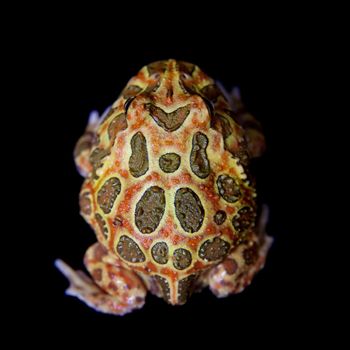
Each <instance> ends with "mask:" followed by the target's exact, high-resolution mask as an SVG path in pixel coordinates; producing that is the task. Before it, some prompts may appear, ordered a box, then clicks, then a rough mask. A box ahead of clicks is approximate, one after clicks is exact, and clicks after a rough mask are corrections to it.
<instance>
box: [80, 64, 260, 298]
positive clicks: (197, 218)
mask: <svg viewBox="0 0 350 350" xmlns="http://www.w3.org/2000/svg"><path fill="white" fill-rule="evenodd" d="M95 143H96V144H95V146H94V148H93V149H92V151H91V154H90V162H91V173H90V176H89V177H88V178H87V179H86V181H85V183H84V185H83V188H82V191H81V197H80V203H81V208H82V209H81V212H82V215H83V216H84V217H85V218H86V220H87V221H88V222H89V223H90V224H91V225H92V226H93V227H94V229H95V231H96V233H97V238H98V240H99V241H100V242H101V243H102V244H103V245H104V246H105V247H107V248H108V249H109V251H111V252H113V254H115V256H117V257H118V259H120V260H121V264H125V265H127V266H128V267H129V268H130V269H132V270H134V271H136V272H137V273H139V274H140V275H141V276H150V278H151V279H154V281H156V283H157V284H158V285H159V286H160V288H161V290H162V293H163V296H164V298H165V299H166V300H167V301H169V302H171V303H173V304H177V303H184V302H185V301H186V298H187V296H188V294H189V292H190V290H191V288H192V286H193V284H194V281H195V280H196V279H197V278H198V277H199V276H200V275H201V274H202V272H204V271H205V270H207V269H208V268H209V267H211V266H213V265H214V264H218V263H219V262H220V261H222V260H223V259H224V258H225V257H226V256H227V254H228V253H229V252H230V251H231V250H232V249H234V248H235V246H237V245H238V244H240V243H241V242H242V240H244V239H247V237H246V236H245V233H246V232H247V230H248V229H249V227H251V226H252V225H254V220H255V212H256V206H255V200H254V198H255V190H254V188H253V186H252V184H251V183H250V182H249V181H248V179H247V173H246V166H247V165H248V161H249V159H248V156H247V152H246V146H245V143H244V137H243V130H242V128H241V127H240V126H239V125H238V124H237V123H236V122H235V121H234V119H233V118H232V111H231V110H230V107H229V105H228V102H227V101H226V99H225V97H224V96H223V94H222V92H221V91H220V89H219V88H218V87H217V86H216V85H215V83H214V81H213V80H212V79H211V78H209V77H208V76H206V75H205V74H204V73H203V72H202V71H201V70H200V69H199V68H198V67H197V66H195V65H192V64H190V63H185V62H176V61H175V60H168V61H159V62H155V63H153V64H150V65H148V66H146V67H144V68H143V69H142V70H141V71H140V72H139V73H138V74H137V75H136V76H135V77H134V78H132V79H131V80H130V81H129V83H128V85H127V87H126V88H125V89H124V90H123V92H122V94H121V96H120V97H119V98H118V100H117V101H116V102H115V103H114V104H113V106H112V108H111V110H110V112H109V113H108V114H107V116H106V117H105V118H104V120H103V121H102V122H101V124H100V126H99V129H98V132H97V138H96V141H95ZM242 217H243V218H244V221H242Z"/></svg>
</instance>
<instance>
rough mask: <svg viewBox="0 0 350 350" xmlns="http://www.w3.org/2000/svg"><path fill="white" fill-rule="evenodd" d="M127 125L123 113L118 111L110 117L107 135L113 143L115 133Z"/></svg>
mask: <svg viewBox="0 0 350 350" xmlns="http://www.w3.org/2000/svg"><path fill="white" fill-rule="evenodd" d="M127 127H128V123H127V121H126V115H125V113H120V114H119V115H117V116H116V117H114V118H113V119H112V121H111V122H110V124H109V126H108V137H109V139H110V140H111V143H112V144H113V143H114V141H115V138H116V136H117V134H118V133H119V132H120V131H122V130H125V129H126V128H127Z"/></svg>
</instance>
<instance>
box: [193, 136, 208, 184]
mask: <svg viewBox="0 0 350 350" xmlns="http://www.w3.org/2000/svg"><path fill="white" fill-rule="evenodd" d="M207 147H208V138H207V137H206V136H205V135H204V134H203V133H201V132H197V133H195V134H194V136H193V139H192V150H191V155H190V164H191V169H192V171H193V172H194V173H195V174H196V175H197V176H198V177H199V178H201V179H204V178H206V177H207V176H208V175H209V173H210V165H209V159H208V156H207V153H206V148H207Z"/></svg>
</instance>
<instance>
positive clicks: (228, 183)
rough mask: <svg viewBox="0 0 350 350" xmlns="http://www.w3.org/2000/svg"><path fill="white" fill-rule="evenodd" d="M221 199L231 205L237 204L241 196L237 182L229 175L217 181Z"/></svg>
mask: <svg viewBox="0 0 350 350" xmlns="http://www.w3.org/2000/svg"><path fill="white" fill-rule="evenodd" d="M217 185H218V190H219V193H220V195H221V197H222V198H223V199H224V200H225V201H226V202H229V203H235V202H237V201H238V199H239V197H240V196H241V190H240V187H239V184H238V183H237V181H236V180H235V179H234V178H233V177H231V176H229V175H226V174H225V175H220V176H219V177H218V180H217Z"/></svg>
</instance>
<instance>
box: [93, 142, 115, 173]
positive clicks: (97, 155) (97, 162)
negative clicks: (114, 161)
mask: <svg viewBox="0 0 350 350" xmlns="http://www.w3.org/2000/svg"><path fill="white" fill-rule="evenodd" d="M110 153H111V152H110V150H109V149H103V148H99V147H97V148H95V149H94V150H93V151H92V153H91V155H90V163H91V165H92V167H93V171H92V174H91V176H92V178H93V179H98V176H97V174H96V171H97V170H98V169H99V168H101V167H102V166H103V160H104V158H105V157H107V156H108V155H109V154H110Z"/></svg>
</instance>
